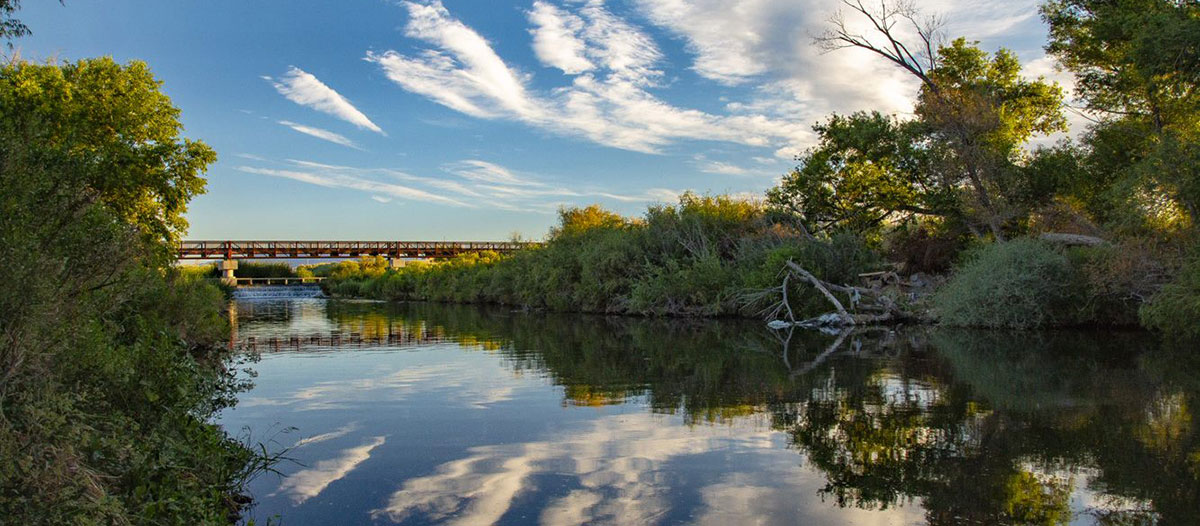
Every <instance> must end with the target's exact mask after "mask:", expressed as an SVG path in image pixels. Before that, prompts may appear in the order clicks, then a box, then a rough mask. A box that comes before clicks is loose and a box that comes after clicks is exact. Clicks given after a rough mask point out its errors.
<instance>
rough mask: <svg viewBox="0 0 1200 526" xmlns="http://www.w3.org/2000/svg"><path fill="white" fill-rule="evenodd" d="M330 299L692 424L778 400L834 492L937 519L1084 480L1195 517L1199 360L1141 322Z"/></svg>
mask: <svg viewBox="0 0 1200 526" xmlns="http://www.w3.org/2000/svg"><path fill="white" fill-rule="evenodd" d="M328 315H329V316H330V318H331V319H332V320H334V321H335V322H336V323H337V325H338V326H340V327H346V328H348V329H349V328H358V330H368V329H365V328H366V327H374V329H369V330H386V329H385V328H386V327H392V330H395V329H394V328H395V327H396V326H397V324H400V325H401V326H405V327H412V328H421V330H427V331H433V332H435V333H437V334H441V335H444V336H445V337H446V338H447V339H449V340H452V341H456V342H460V343H463V344H466V345H468V346H473V347H475V348H482V349H484V350H487V351H490V352H497V353H498V354H500V355H501V356H502V357H503V359H504V360H505V361H506V362H507V363H508V365H509V366H510V367H512V368H513V370H514V371H517V372H520V373H522V374H525V373H533V374H541V375H546V376H547V377H549V378H550V379H551V380H552V381H553V382H554V383H555V384H557V385H561V386H562V387H563V388H564V394H565V397H566V398H565V401H566V403H570V404H578V405H597V404H608V403H619V402H622V401H625V400H628V399H629V398H630V397H645V399H646V400H648V402H649V404H650V405H651V407H652V408H653V409H654V410H655V411H659V412H666V413H677V412H679V413H682V414H683V415H684V417H685V418H686V419H687V421H689V422H692V423H697V424H699V423H702V422H720V421H723V420H725V419H728V418H732V417H737V416H743V415H747V414H756V413H765V414H768V415H770V420H771V423H772V425H773V426H774V427H775V428H777V429H780V430H782V431H785V432H788V433H789V434H790V435H791V436H792V439H793V442H794V444H795V445H796V446H797V449H798V450H800V451H801V452H802V453H803V454H804V455H805V457H806V459H807V461H808V462H809V463H810V464H811V465H813V466H815V467H817V468H819V469H820V470H822V471H823V472H824V473H825V475H826V477H827V479H828V484H827V485H826V487H825V489H824V490H823V494H824V495H826V496H828V497H829V498H830V499H831V500H832V502H835V503H837V504H838V505H842V506H856V507H863V508H884V507H890V506H894V505H898V504H903V503H911V502H918V503H919V504H920V505H921V506H922V507H923V508H924V509H925V510H926V517H927V520H928V521H929V523H931V524H1064V523H1067V522H1068V521H1069V520H1070V519H1071V509H1070V497H1071V494H1072V492H1073V491H1075V492H1077V493H1080V492H1082V494H1085V495H1093V494H1094V497H1089V498H1090V499H1091V501H1089V502H1087V503H1085V504H1086V505H1089V506H1095V507H1097V509H1098V510H1100V511H1093V512H1092V513H1093V514H1094V516H1095V517H1094V518H1095V521H1096V522H1098V523H1101V524H1150V523H1157V524H1196V523H1198V522H1200V432H1198V431H1197V426H1196V423H1194V422H1193V416H1192V413H1193V411H1194V408H1195V407H1196V403H1197V399H1198V396H1197V395H1198V394H1200V380H1198V379H1197V378H1198V377H1197V375H1196V374H1195V372H1196V371H1200V363H1198V362H1200V359H1198V358H1197V357H1195V356H1194V354H1195V353H1188V352H1178V353H1175V352H1171V351H1169V350H1165V349H1144V347H1146V346H1147V345H1148V343H1147V339H1146V338H1145V337H1144V336H1143V335H1137V334H1115V335H1114V334H1095V333H1070V332H1058V333H1054V334H1037V333H1002V332H970V331H948V330H939V331H935V332H932V333H925V332H918V331H908V332H901V333H892V332H887V331H884V332H879V333H855V334H844V335H819V334H814V333H812V332H800V333H794V334H791V335H790V339H789V335H787V334H779V335H772V334H771V333H770V332H769V331H766V330H764V329H762V327H761V325H758V324H755V323H740V322H721V323H695V322H678V321H667V320H641V319H630V318H604V317H580V316H569V315H541V314H539V315H527V314H524V313H520V312H513V311H507V310H494V309H480V308H474V307H457V306H447V305H426V304H417V305H389V306H386V307H381V306H379V305H361V304H360V305H355V304H338V303H331V304H330V308H329V310H328ZM839 338H840V341H839ZM785 343H786V346H785V345H784V344H785ZM835 343H836V345H835ZM1140 351H1151V352H1140ZM1083 475H1086V476H1083Z"/></svg>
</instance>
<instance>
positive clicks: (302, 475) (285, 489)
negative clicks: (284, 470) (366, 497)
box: [271, 436, 385, 504]
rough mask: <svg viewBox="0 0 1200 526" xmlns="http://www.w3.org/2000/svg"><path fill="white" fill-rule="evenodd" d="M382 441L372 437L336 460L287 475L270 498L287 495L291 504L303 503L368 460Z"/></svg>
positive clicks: (319, 463) (346, 450)
mask: <svg viewBox="0 0 1200 526" xmlns="http://www.w3.org/2000/svg"><path fill="white" fill-rule="evenodd" d="M384 440H385V438H384V437H381V436H380V437H373V438H371V439H370V440H368V441H367V443H365V444H363V445H361V446H358V447H352V448H349V449H343V450H342V452H341V455H340V456H338V457H336V458H331V459H329V460H321V461H318V462H317V464H316V466H313V467H311V468H309V469H303V470H300V471H297V472H295V473H293V474H291V475H288V476H287V478H285V479H283V482H280V483H279V489H278V490H276V492H275V493H272V494H271V496H275V495H278V494H279V493H287V494H289V495H291V497H292V502H294V503H296V504H300V503H303V502H304V501H306V500H308V499H311V498H313V497H315V496H317V495H318V494H320V493H321V492H322V491H325V488H326V487H327V486H329V485H330V484H332V483H333V482H334V481H337V480H339V479H341V478H342V477H345V476H346V474H347V473H350V472H351V471H353V470H354V468H356V467H358V465H359V464H362V463H363V462H364V461H366V460H367V459H368V458H370V457H371V451H372V450H374V449H375V448H377V447H379V446H381V445H383V442H384Z"/></svg>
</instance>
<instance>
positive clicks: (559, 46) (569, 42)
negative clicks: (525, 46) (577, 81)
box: [529, 1, 596, 74]
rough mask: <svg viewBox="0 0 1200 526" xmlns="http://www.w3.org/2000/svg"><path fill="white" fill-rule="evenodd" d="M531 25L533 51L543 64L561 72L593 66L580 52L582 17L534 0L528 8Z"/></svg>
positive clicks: (589, 68) (582, 49) (582, 70)
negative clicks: (529, 8)
mask: <svg viewBox="0 0 1200 526" xmlns="http://www.w3.org/2000/svg"><path fill="white" fill-rule="evenodd" d="M529 21H530V23H532V24H533V26H534V27H533V28H532V29H530V30H529V33H530V34H531V35H533V52H534V54H536V55H537V57H538V60H541V61H542V63H543V64H545V65H547V66H550V67H555V68H558V69H561V70H562V71H563V73H570V74H576V73H583V72H584V71H591V70H593V69H596V66H595V64H592V61H590V60H588V58H587V57H586V56H584V54H585V52H586V50H587V44H585V43H584V42H583V38H582V37H581V36H580V34H581V33H583V27H584V23H583V19H582V18H579V17H578V16H575V15H573V14H571V13H568V12H566V11H564V10H562V9H559V8H558V7H555V6H554V5H553V4H550V3H547V2H540V1H539V2H534V3H533V9H531V10H530V11H529Z"/></svg>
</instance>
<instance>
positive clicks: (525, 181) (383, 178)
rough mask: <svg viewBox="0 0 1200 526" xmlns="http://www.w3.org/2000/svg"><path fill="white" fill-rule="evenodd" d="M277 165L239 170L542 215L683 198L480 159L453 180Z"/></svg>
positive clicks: (299, 163) (454, 168)
mask: <svg viewBox="0 0 1200 526" xmlns="http://www.w3.org/2000/svg"><path fill="white" fill-rule="evenodd" d="M271 164H274V165H276V167H261V166H238V167H237V168H236V170H238V171H241V172H244V173H250V174H256V175H266V176H270V177H281V178H285V179H291V180H294V181H300V182H304V183H308V184H312V185H317V186H322V187H326V188H347V189H353V190H359V191H362V192H364V193H366V194H368V196H369V197H370V198H371V199H374V200H376V201H379V202H381V203H382V202H388V201H391V200H392V199H405V200H410V201H421V202H435V203H441V204H446V205H451V206H460V207H470V208H498V209H501V210H511V211H516V212H536V213H542V214H548V213H553V212H554V211H555V210H557V209H558V207H560V206H575V205H582V204H589V203H591V202H596V201H613V202H619V203H653V202H673V201H675V200H677V199H678V196H679V192H677V191H675V190H671V189H667V188H646V189H643V190H637V191H632V192H614V191H609V190H603V189H600V188H596V187H592V186H586V185H584V186H579V185H576V186H573V187H567V186H564V185H560V184H555V183H553V182H552V181H551V180H547V179H545V178H542V177H540V176H537V175H534V174H528V173H522V172H518V171H514V170H511V169H509V168H507V167H504V166H501V165H499V164H496V163H492V162H488V161H483V160H479V159H465V160H462V161H458V162H454V163H449V164H446V165H445V166H443V167H442V169H443V171H444V173H445V174H447V175H449V176H452V177H445V176H443V177H427V176H420V175H413V174H410V173H408V172H404V171H401V170H395V169H391V168H361V167H354V166H342V165H335V164H328V163H321V162H316V161H306V160H299V159H287V160H286V161H282V162H272V163H271ZM398 182H402V183H404V184H398Z"/></svg>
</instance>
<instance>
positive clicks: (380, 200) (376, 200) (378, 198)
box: [371, 195, 392, 203]
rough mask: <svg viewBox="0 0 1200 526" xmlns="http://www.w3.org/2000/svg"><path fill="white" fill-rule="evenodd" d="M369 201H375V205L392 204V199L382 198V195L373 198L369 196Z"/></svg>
mask: <svg viewBox="0 0 1200 526" xmlns="http://www.w3.org/2000/svg"><path fill="white" fill-rule="evenodd" d="M371 200H372V201H375V202H377V203H390V202H392V199H391V198H390V197H384V196H382V195H373V196H371Z"/></svg>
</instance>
